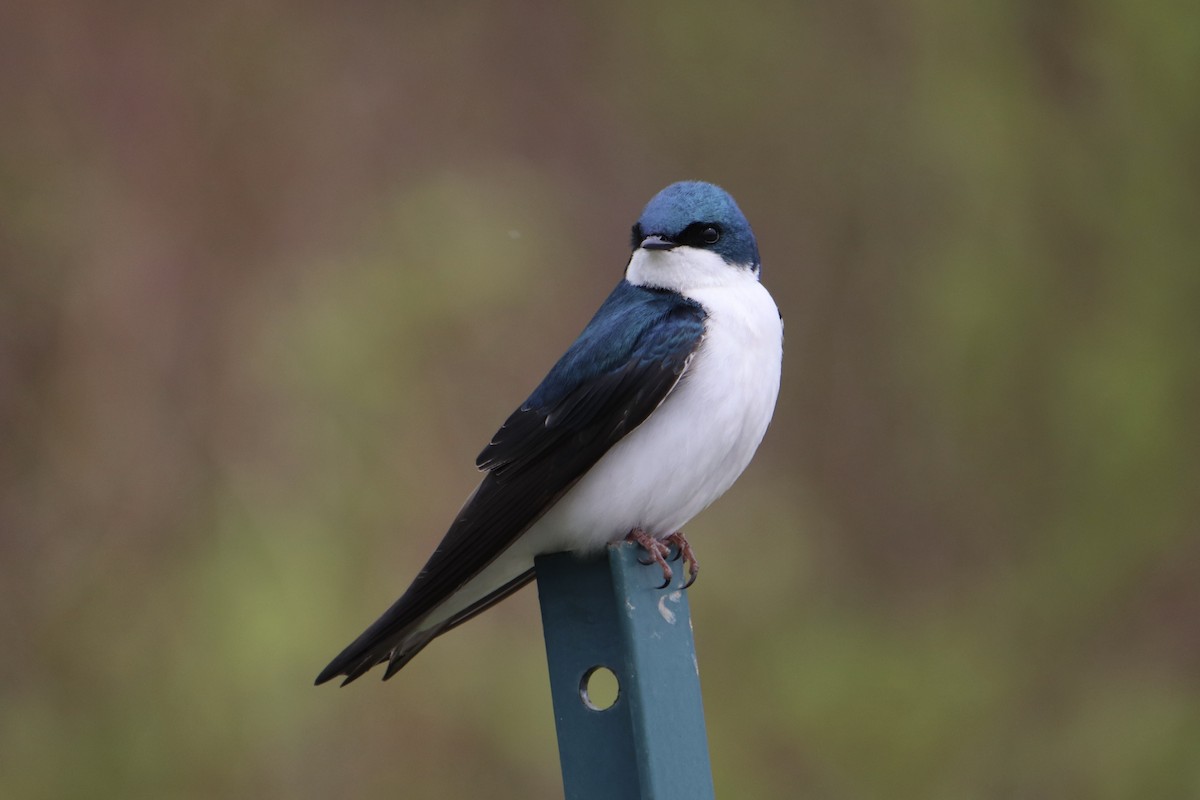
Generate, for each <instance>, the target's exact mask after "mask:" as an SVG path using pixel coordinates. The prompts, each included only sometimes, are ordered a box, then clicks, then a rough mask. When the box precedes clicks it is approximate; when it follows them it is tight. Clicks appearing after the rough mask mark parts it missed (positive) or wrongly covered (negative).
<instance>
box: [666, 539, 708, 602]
mask: <svg viewBox="0 0 1200 800" xmlns="http://www.w3.org/2000/svg"><path fill="white" fill-rule="evenodd" d="M663 541H666V542H670V543H672V544H674V545H675V546H676V547H678V548H679V556H678V557H677V558H675V559H672V560H674V561H677V560H679V558H682V559H683V563H684V564H686V565H687V569H688V572H689V573H690V574H689V575H688V579H687V583H685V584H683V588H684V589H687V588H688V587H689V586H691V585H692V584H693V583H695V582H696V577H697V576H698V575H699V574H700V562H699V561H697V560H696V554H695V553H694V552H692V546H691V545H690V544H688V540H687V539H686V538H685V537H684V535H683V531H675V532H674V533H672V534H671V535H670V536H668V537H667V538H666V539H664V540H663Z"/></svg>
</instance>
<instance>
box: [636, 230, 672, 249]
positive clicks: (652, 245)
mask: <svg viewBox="0 0 1200 800" xmlns="http://www.w3.org/2000/svg"><path fill="white" fill-rule="evenodd" d="M638 246H639V247H641V248H642V249H643V250H674V249H675V247H676V244H675V242H672V241H671V240H670V239H668V238H666V237H665V236H662V235H660V234H657V233H652V234H650V235H649V236H647V237H646V238H645V239H642V243H641V244H640V245H638Z"/></svg>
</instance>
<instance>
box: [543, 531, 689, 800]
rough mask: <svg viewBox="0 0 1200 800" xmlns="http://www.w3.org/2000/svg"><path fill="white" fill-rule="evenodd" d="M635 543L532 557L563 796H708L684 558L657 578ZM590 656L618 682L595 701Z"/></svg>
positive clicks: (586, 799)
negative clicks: (600, 703) (666, 582)
mask: <svg viewBox="0 0 1200 800" xmlns="http://www.w3.org/2000/svg"><path fill="white" fill-rule="evenodd" d="M642 552H643V551H642V550H641V548H640V547H638V546H637V545H633V544H622V545H620V546H613V547H609V548H607V550H606V552H604V553H602V554H600V555H598V556H595V557H593V558H590V559H586V560H585V559H580V558H577V557H575V556H573V555H570V554H566V553H559V554H556V555H551V556H542V557H539V558H538V559H537V561H536V565H537V582H538V599H539V601H540V603H541V607H542V627H543V630H544V632H545V636H546V659H547V661H548V662H549V666H550V693H551V696H552V698H553V701H554V719H555V724H556V726H557V729H558V751H559V759H560V761H561V762H562V773H563V787H564V789H565V794H566V798H567V800H600V799H601V798H603V800H613V798H631V799H632V798H643V799H646V798H654V800H672V798H681V799H682V798H686V800H705V798H712V797H713V783H712V769H711V768H710V766H709V762H708V738H707V736H706V734H705V730H704V708H703V705H702V703H701V698H700V676H699V667H698V665H697V661H696V648H695V644H694V642H693V641H692V619H691V615H690V613H689V612H688V601H687V592H686V591H683V589H682V588H681V587H682V585H683V581H684V578H685V575H684V568H683V564H682V562H674V563H673V564H672V567H673V568H674V571H675V578H674V581H673V582H672V584H671V586H669V587H667V588H666V589H659V588H658V586H659V584H661V583H662V571H661V570H660V569H659V568H658V567H657V566H654V565H650V566H646V565H644V564H641V563H639V561H638V559H639V557H641V556H642ZM598 667H606V668H608V669H609V670H611V671H612V672H613V673H614V674H615V675H616V679H617V683H618V686H619V689H618V694H617V699H616V702H615V703H613V705H612V706H611V707H609V708H606V709H604V710H598V709H597V708H595V707H594V706H593V704H592V703H590V702H589V699H588V696H587V694H586V692H585V691H584V687H585V686H586V683H587V678H588V676H589V674H590V673H591V672H592V671H593V670H595V669H596V668H598Z"/></svg>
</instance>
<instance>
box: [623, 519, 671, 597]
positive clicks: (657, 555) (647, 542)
mask: <svg viewBox="0 0 1200 800" xmlns="http://www.w3.org/2000/svg"><path fill="white" fill-rule="evenodd" d="M625 541H627V542H634V543H635V544H638V545H640V546H641V548H642V549H643V550H645V551H646V554H647V555H648V556H650V560H649V561H646V560H644V559H642V558H639V559H638V563H639V564H644V565H645V566H650V565H651V564H658V565H659V566H660V567H662V572H663V584H662V586H659V587H658V588H659V589H665V588H667V587H668V586H670V585H671V581H672V580H673V579H674V578H675V573H674V572H672V570H671V567H670V566H668V565H667V560H666V559H665V558H663V554H664V553H665V554H667V555H670V553H671V550H670V548H669V547H667V545H665V544H663V543H662V542H660V541H657V540H655V539H654V538H653V537H651V536H650V535H649V534H648V533H646V532H645V531H643V530H641V529H638V528H634V529H633V530H631V531H630V532H629V535H628V536H626V537H625ZM673 560H674V559H673Z"/></svg>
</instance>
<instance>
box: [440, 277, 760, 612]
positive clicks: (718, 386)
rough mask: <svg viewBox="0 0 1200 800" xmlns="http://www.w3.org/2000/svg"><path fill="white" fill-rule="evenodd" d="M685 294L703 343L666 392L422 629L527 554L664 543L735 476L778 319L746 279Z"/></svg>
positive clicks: (527, 562) (510, 572)
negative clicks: (701, 327)
mask: <svg viewBox="0 0 1200 800" xmlns="http://www.w3.org/2000/svg"><path fill="white" fill-rule="evenodd" d="M687 295H688V296H689V297H691V298H693V299H695V300H697V301H698V302H700V303H701V304H702V305H703V306H704V307H705V309H706V310H707V312H708V317H707V320H706V324H705V337H704V340H703V342H702V343H701V345H700V348H699V350H698V351H697V353H696V355H695V357H694V358H693V359H692V362H691V363H690V364H689V365H688V368H687V371H686V372H685V373H684V376H683V378H682V379H681V381H680V382H679V384H678V385H677V386H676V387H675V389H674V391H672V392H671V394H670V395H668V396H667V399H666V400H665V401H663V404H662V405H661V406H659V408H658V409H656V410H655V411H654V413H652V414H651V415H650V417H649V418H648V419H647V420H646V421H645V422H643V423H642V424H641V425H639V426H638V427H637V428H636V429H635V430H633V431H632V432H631V433H629V434H628V435H627V436H625V438H623V439H621V441H619V442H617V444H616V445H614V446H613V448H612V449H611V450H609V451H608V452H607V453H606V454H605V455H604V456H603V457H602V458H601V459H600V460H599V461H598V462H597V463H596V465H595V466H593V467H592V469H591V470H589V471H588V473H587V474H586V475H584V477H583V478H581V479H580V480H579V482H578V483H576V484H575V486H573V487H572V488H571V489H570V491H568V492H567V493H566V494H565V495H563V497H562V499H560V500H559V501H558V503H556V504H555V505H554V507H553V508H551V509H550V510H549V511H547V512H546V514H545V515H544V516H543V517H542V518H541V519H539V520H538V521H537V522H536V523H535V524H534V525H533V527H531V528H530V529H529V530H528V531H527V532H526V533H525V534H524V535H522V536H521V537H520V538H519V539H518V540H517V541H516V542H514V543H513V545H512V546H511V547H510V548H509V549H508V550H506V551H505V552H504V553H503V554H501V555H500V556H499V557H498V558H497V559H496V560H495V561H493V562H492V563H491V564H490V565H489V566H488V567H487V568H486V569H484V570H483V571H482V572H481V573H480V574H479V575H477V576H476V577H475V578H474V579H472V580H471V581H470V582H469V583H468V584H467V585H466V586H464V587H463V588H462V589H461V590H459V591H458V592H456V593H455V595H454V596H452V597H451V598H449V599H448V600H447V602H446V603H444V604H443V605H442V606H441V607H440V608H439V609H438V610H437V611H435V612H434V613H433V614H431V615H430V617H429V618H428V623H433V622H436V621H438V620H440V619H446V618H448V617H450V616H453V615H454V614H455V613H457V612H458V611H459V610H461V609H463V608H466V607H467V606H469V605H471V604H472V603H474V602H475V601H476V600H477V599H479V598H481V597H483V596H485V595H487V594H488V593H490V592H491V591H492V590H494V589H495V588H496V587H498V586H501V585H503V584H505V583H507V582H508V581H509V580H511V579H513V578H515V577H517V576H518V575H521V574H522V573H524V572H526V571H527V570H529V568H530V567H532V566H533V559H534V557H535V556H538V555H541V554H544V553H555V552H561V551H568V550H570V551H579V552H587V551H595V550H598V549H599V548H601V547H603V546H604V545H606V544H608V543H609V542H615V541H618V540H620V539H623V538H624V537H625V535H626V534H628V533H629V532H630V531H631V530H633V529H634V528H641V529H642V530H644V531H646V532H647V533H649V534H650V535H652V536H655V537H657V538H662V537H665V536H669V535H670V534H672V533H674V532H675V531H677V530H679V529H680V528H682V527H683V526H684V525H685V524H686V523H687V522H688V521H689V520H690V519H691V518H692V517H694V516H696V515H697V514H699V513H700V512H701V511H703V510H704V509H705V508H706V507H707V506H708V505H709V504H710V503H712V502H713V501H714V500H716V499H717V498H718V497H720V496H721V495H722V494H724V493H725V491H726V490H727V489H728V488H729V487H730V486H732V485H733V482H734V481H735V480H737V478H738V476H739V475H741V474H742V471H743V470H744V469H745V468H746V466H747V465H748V464H749V463H750V459H751V458H752V457H753V456H754V452H755V450H757V449H758V445H759V443H760V442H761V441H762V438H763V435H764V434H765V433H766V430H767V425H768V423H769V422H770V421H771V415H772V413H773V411H774V409H775V399H776V397H777V396H778V394H779V371H780V363H781V360H782V357H783V326H782V322H781V321H780V319H779V311H778V309H777V308H776V307H775V303H774V301H772V300H771V296H770V294H768V293H767V290H766V289H765V288H764V287H763V286H762V284H760V283H759V282H758V281H757V280H756V279H753V278H752V277H750V276H749V275H747V279H746V280H744V281H738V282H736V283H735V285H733V286H730V285H724V286H720V287H706V288H699V289H694V290H692V291H689V292H687ZM422 627H426V626H425V625H423V626H422Z"/></svg>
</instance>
